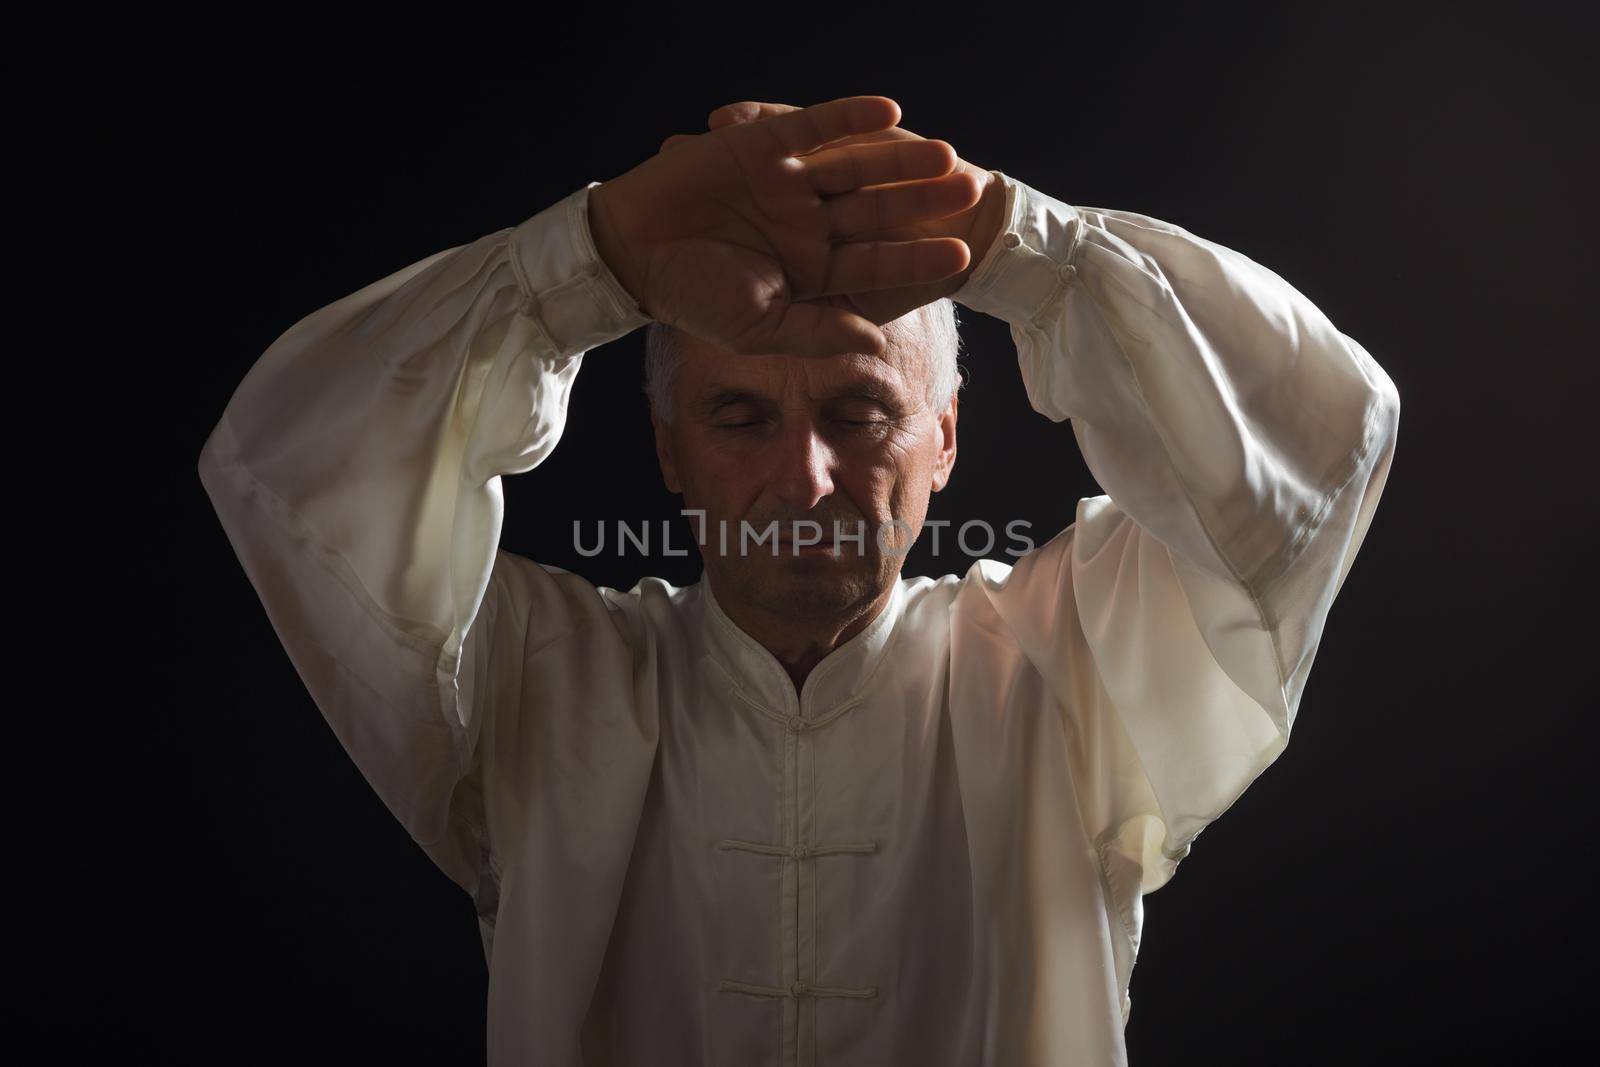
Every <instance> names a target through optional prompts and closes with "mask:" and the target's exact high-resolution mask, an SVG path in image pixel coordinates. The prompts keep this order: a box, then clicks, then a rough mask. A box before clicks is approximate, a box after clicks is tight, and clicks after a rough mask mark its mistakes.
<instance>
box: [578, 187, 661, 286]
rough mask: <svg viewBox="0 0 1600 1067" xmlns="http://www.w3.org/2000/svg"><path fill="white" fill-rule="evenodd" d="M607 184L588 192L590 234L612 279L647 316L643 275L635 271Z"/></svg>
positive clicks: (635, 266)
mask: <svg viewBox="0 0 1600 1067" xmlns="http://www.w3.org/2000/svg"><path fill="white" fill-rule="evenodd" d="M612 191H614V190H612V188H611V183H610V182H602V183H601V184H599V185H597V186H595V187H594V188H592V189H590V190H589V234H590V236H591V237H592V238H593V239H594V247H595V251H596V252H598V253H599V254H600V259H601V261H602V262H603V263H604V264H605V265H606V267H607V269H609V270H610V271H611V274H612V277H614V278H616V279H617V282H618V284H620V285H621V286H622V288H623V289H625V290H627V293H628V295H629V296H630V297H632V298H633V302H634V303H635V304H637V305H638V306H639V309H640V310H641V311H643V312H644V313H645V314H646V315H649V314H650V312H649V310H648V309H647V308H646V307H645V302H644V295H645V294H644V280H643V272H642V271H641V270H640V269H639V268H638V266H637V263H636V262H635V259H634V256H633V253H632V252H631V251H630V250H629V247H628V244H627V241H626V240H625V239H624V238H623V237H622V232H621V230H620V228H619V227H618V225H617V222H616V218H615V214H614V212H613V210H612V205H611V203H610V200H611V192H612Z"/></svg>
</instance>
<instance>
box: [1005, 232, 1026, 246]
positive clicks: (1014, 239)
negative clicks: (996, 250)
mask: <svg viewBox="0 0 1600 1067" xmlns="http://www.w3.org/2000/svg"><path fill="white" fill-rule="evenodd" d="M1021 243H1022V235H1021V234H1020V233H1016V232H1009V233H1007V234H1006V236H1005V244H1006V247H1007V248H1015V247H1017V246H1018V245H1020V244H1021Z"/></svg>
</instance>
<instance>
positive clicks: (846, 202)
mask: <svg viewBox="0 0 1600 1067" xmlns="http://www.w3.org/2000/svg"><path fill="white" fill-rule="evenodd" d="M981 199H983V185H982V183H981V182H980V181H979V180H978V178H977V177H976V176H975V175H973V174H972V173H971V172H970V171H964V170H963V171H957V172H956V173H954V174H947V175H945V176H944V177H942V178H930V179H928V180H926V181H913V182H905V183H903V184H900V185H876V186H873V187H871V188H868V189H857V190H856V191H855V192H853V193H845V194H844V195H843V196H836V197H834V198H833V199H831V200H827V201H824V208H825V209H826V211H827V213H828V236H829V237H830V238H833V239H835V240H837V239H839V238H842V237H860V236H862V235H863V234H869V233H876V232H878V231H880V230H892V229H894V228H896V227H898V226H910V225H911V224H912V223H916V222H927V221H930V220H932V219H942V218H945V217H947V216H950V215H954V214H957V213H959V212H962V211H965V210H967V209H968V208H970V207H973V206H974V205H976V204H977V203H978V201H979V200H981Z"/></svg>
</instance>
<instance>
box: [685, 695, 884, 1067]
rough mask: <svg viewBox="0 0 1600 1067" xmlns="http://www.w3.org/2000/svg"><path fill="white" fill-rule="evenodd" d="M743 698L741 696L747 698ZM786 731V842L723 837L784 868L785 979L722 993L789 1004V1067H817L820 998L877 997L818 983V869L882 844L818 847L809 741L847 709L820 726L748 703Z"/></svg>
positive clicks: (794, 711)
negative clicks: (821, 861)
mask: <svg viewBox="0 0 1600 1067" xmlns="http://www.w3.org/2000/svg"><path fill="white" fill-rule="evenodd" d="M741 695H742V694H741ZM745 699H746V701H747V702H748V703H750V704H751V705H752V706H753V707H756V709H757V710H759V711H760V712H761V713H762V714H763V715H765V716H767V718H769V719H772V720H774V721H775V722H776V723H777V724H778V725H779V726H780V727H781V729H782V732H783V782H782V785H781V787H780V788H781V789H782V797H781V800H782V803H781V805H780V811H781V813H782V814H781V819H782V824H783V828H782V836H783V840H782V841H781V842H760V841H742V840H738V839H735V838H724V839H723V840H721V841H718V842H717V847H718V848H722V849H736V850H739V851H744V852H752V853H757V854H761V855H766V856H771V857H774V858H775V859H776V860H777V861H778V862H781V863H782V864H783V877H782V878H781V879H780V880H779V884H780V885H781V887H782V888H781V889H780V891H779V902H778V906H779V916H780V921H779V935H778V936H779V960H780V962H781V967H782V973H781V974H780V975H779V984H778V985H776V986H761V985H753V984H750V983H746V982H738V981H731V980H727V979H724V980H723V981H722V983H721V985H720V987H719V988H720V989H721V990H722V991H724V992H730V993H745V994H750V995H755V996H775V997H780V998H782V1000H783V1024H782V1025H783V1032H782V1034H781V1037H780V1048H781V1052H782V1055H781V1057H780V1062H781V1063H782V1064H783V1067H815V1064H816V1029H817V1016H816V1003H817V1000H818V998H822V997H852V998H871V997H875V996H877V993H878V990H877V987H876V986H859V987H856V986H837V987H836V986H823V985H819V984H818V983H817V980H816V976H817V955H818V953H817V936H818V929H817V926H818V921H817V918H818V917H817V885H816V878H817V870H816V861H817V859H818V858H820V857H824V856H832V855H847V854H850V853H870V852H875V851H876V850H877V842H876V841H866V840H862V841H850V842H832V843H828V842H822V843H819V842H817V826H816V786H815V783H816V777H817V776H816V773H815V772H816V768H815V764H814V760H815V755H816V749H815V746H814V745H813V743H812V741H811V736H810V735H811V734H812V733H813V732H815V731H816V730H818V729H822V728H825V727H826V726H827V724H828V723H829V722H831V721H832V720H834V719H836V718H838V716H839V715H840V714H842V713H843V712H845V711H847V710H849V707H850V706H851V705H849V704H846V705H842V706H840V707H839V708H837V709H835V710H834V711H833V712H831V713H829V714H828V715H827V716H825V717H824V718H822V719H819V720H808V719H806V718H803V717H802V716H801V715H800V714H799V712H798V708H797V707H796V705H795V704H793V703H791V705H790V713H789V714H787V715H784V714H778V713H775V712H773V711H772V710H771V709H768V708H766V707H762V706H760V705H758V704H755V702H754V701H750V700H749V698H748V697H746V698H745Z"/></svg>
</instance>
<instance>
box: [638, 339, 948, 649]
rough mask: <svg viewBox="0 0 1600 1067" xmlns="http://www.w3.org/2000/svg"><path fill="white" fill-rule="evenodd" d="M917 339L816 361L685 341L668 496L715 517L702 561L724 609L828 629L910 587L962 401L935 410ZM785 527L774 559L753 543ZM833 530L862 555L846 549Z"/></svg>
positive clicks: (670, 426) (666, 470) (667, 445)
mask: <svg viewBox="0 0 1600 1067" xmlns="http://www.w3.org/2000/svg"><path fill="white" fill-rule="evenodd" d="M910 334H911V336H910V337H909V338H907V339H906V342H905V343H904V344H901V345H897V344H894V343H891V344H890V345H889V347H888V350H887V351H886V352H885V353H884V355H882V356H867V355H858V356H834V357H829V358H826V359H806V358H801V357H791V356H740V355H736V354H734V353H731V352H727V351H725V350H722V349H718V348H716V347H714V346H711V345H710V344H708V343H707V342H704V341H701V340H699V339H698V338H694V337H689V336H686V335H684V334H682V333H679V335H678V341H679V348H678V350H679V357H678V365H677V368H676V371H675V372H674V375H673V379H672V404H673V420H672V422H671V423H666V422H663V421H661V420H660V419H655V420H654V422H655V428H656V450H657V455H658V458H659V459H660V461H661V469H662V474H663V476H664V477H665V479H666V483H667V488H668V489H671V490H672V491H673V492H679V493H682V494H683V498H684V506H685V507H686V508H691V509H702V510H704V512H705V525H704V527H703V531H704V532H703V534H702V537H701V540H702V545H701V555H702V557H703V558H704V560H705V566H706V571H707V573H708V575H709V577H710V579H711V582H712V584H713V585H714V586H715V587H716V590H717V596H718V598H719V599H721V600H725V601H727V602H729V603H735V604H739V605H742V606H746V607H748V608H751V609H755V610H759V611H762V612H765V613H767V614H768V615H769V616H771V617H774V618H777V619H782V620H795V621H796V622H803V621H804V620H827V619H831V618H835V617H839V616H845V615H849V614H852V613H853V612H855V611H859V610H860V609H862V608H863V607H864V606H865V605H867V604H870V602H871V601H873V600H874V599H876V598H877V597H878V596H879V595H880V594H882V593H883V592H884V591H885V590H887V589H888V588H889V585H890V583H892V582H894V581H896V580H897V579H898V577H899V574H900V567H901V564H902V563H903V562H904V558H905V553H906V551H907V550H909V548H910V546H911V543H912V542H913V541H915V539H916V536H917V534H919V533H920V532H921V530H922V523H923V519H924V518H925V517H926V516H927V512H928V496H929V493H930V492H933V491H937V490H939V489H942V488H944V485H945V483H946V482H947V481H948V480H949V477H950V469H951V467H952V465H953V464H954V463H955V453H956V403H955V400H954V398H952V400H951V402H950V404H949V405H948V407H947V408H946V409H945V410H944V411H939V412H935V411H932V410H930V409H929V407H928V403H927V386H926V382H927V379H926V375H927V373H928V366H927V363H926V361H925V359H924V356H923V354H922V351H921V349H922V347H923V338H922V333H921V327H920V325H917V326H916V327H915V328H914V329H913V330H912V331H910ZM774 520H776V521H777V523H778V536H779V538H780V539H781V541H780V542H779V547H778V551H777V554H776V555H774V552H773V541H772V539H771V538H770V537H769V538H768V539H767V540H766V541H764V542H763V543H761V544H759V545H758V544H756V543H754V539H753V536H754V535H756V534H765V533H766V530H767V527H768V525H769V524H770V523H771V522H773V521H774ZM796 520H811V521H813V522H815V523H817V524H818V525H819V526H820V527H821V536H820V546H819V547H818V548H810V549H807V548H802V549H801V550H800V552H799V554H798V555H797V554H796V553H795V544H794V542H795V539H796V538H798V539H799V540H801V541H804V540H808V539H812V538H815V537H816V536H817V531H816V529H815V528H812V527H808V526H804V525H802V526H800V527H799V528H796V526H795V525H794V523H795V521H796ZM835 520H837V521H838V522H839V524H840V532H841V534H842V535H854V534H856V533H857V532H858V531H860V532H862V537H861V543H860V544H859V545H858V544H857V543H856V541H854V540H849V541H846V540H843V539H842V538H841V540H840V541H839V542H838V547H837V550H835V547H834V546H835V542H834V522H835ZM891 520H895V521H893V522H892V521H891ZM690 522H691V526H693V525H694V523H695V522H696V520H695V519H694V518H691V520H690ZM742 524H743V525H742ZM747 528H748V529H749V530H750V531H752V534H751V536H746V535H745V530H746V529H747ZM724 529H725V530H726V549H725V550H724V548H723V546H722V535H721V531H722V530H724ZM696 532H699V531H696Z"/></svg>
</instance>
